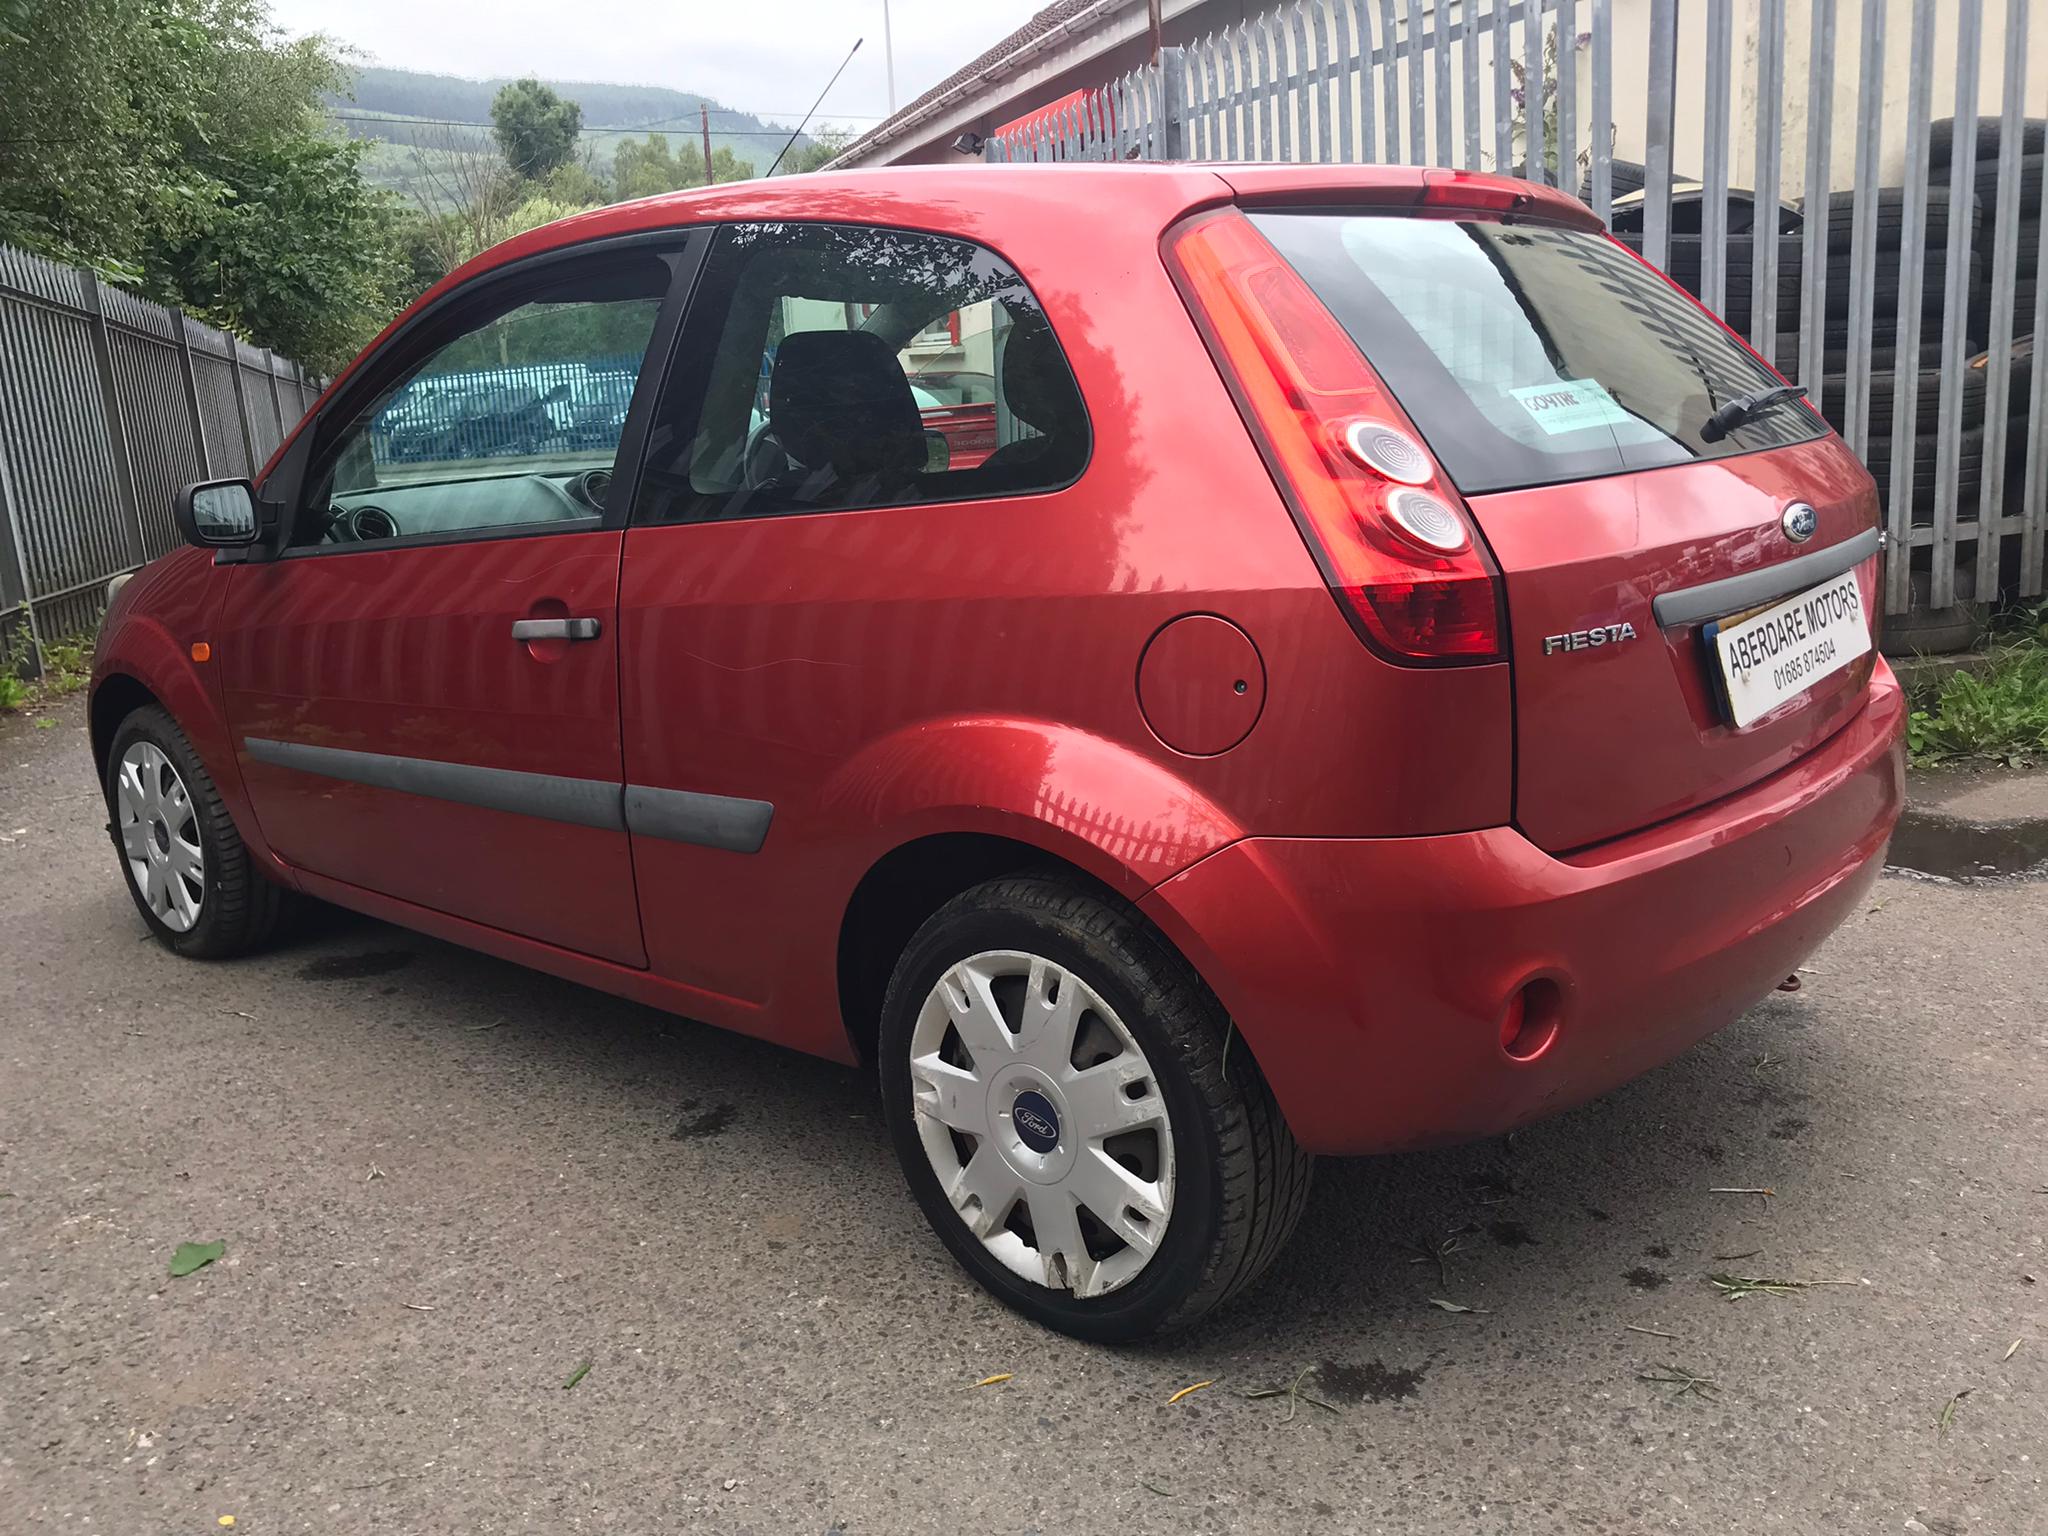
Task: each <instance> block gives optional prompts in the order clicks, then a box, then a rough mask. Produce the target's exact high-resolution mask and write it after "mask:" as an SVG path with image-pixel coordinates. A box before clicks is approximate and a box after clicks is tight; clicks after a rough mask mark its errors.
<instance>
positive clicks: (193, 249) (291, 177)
mask: <svg viewBox="0 0 2048 1536" xmlns="http://www.w3.org/2000/svg"><path fill="white" fill-rule="evenodd" d="M360 155H361V147H360V146H359V145H355V144H350V143H346V142H341V141H336V140H327V139H313V138H301V139H283V140H279V141H276V142H273V143H269V144H258V145H253V146H249V147H247V148H244V149H240V150H238V151H236V152H235V154H234V156H233V158H232V160H231V161H228V162H226V163H220V164H216V165H214V166H213V167H211V169H212V170H213V171H214V173H215V175H216V177H217V178H218V179H219V181H220V184H221V185H222V186H223V187H225V188H226V189H227V191H226V192H225V194H224V195H222V196H221V197H220V198H219V200H218V201H217V202H216V203H214V204H213V205H212V206H211V207H209V208H208V209H206V210H205V212H204V214H203V215H202V216H201V217H198V218H195V219H194V220H193V222H192V226H191V228H190V229H189V230H188V231H186V232H185V233H184V234H183V236H182V237H181V238H173V237H170V236H168V235H166V236H164V237H162V238H160V239H159V240H158V241H157V242H156V245H155V248H154V249H153V250H152V251H151V252H150V253H149V256H148V258H147V260H146V265H145V270H144V281H143V284H142V287H143V290H144V292H146V293H148V294H149V295H150V296H151V297H154V298H157V299H160V300H162V301H163V302H165V303H170V304H182V305H183V306H184V307H185V308H186V309H187V310H189V311H192V312H194V313H197V314H199V315H201V316H203V317H204V318H205V319H207V320H209V321H211V322H212V323H214V324H215V325H219V326H221V327H223V328H225V329H227V330H231V331H236V332H239V333H240V334H242V335H244V336H249V337H254V338H260V339H261V340H262V342H263V344H264V345H265V346H268V347H272V348H275V349H276V350H277V351H279V352H282V353H283V354H285V355H286V356H287V357H292V358H297V359H298V360H300V361H301V362H303V363H305V364H307V365H308V366H310V367H314V368H319V369H322V370H332V369H335V368H337V367H339V366H340V365H341V364H342V363H344V362H346V361H347V360H348V359H349V358H350V357H352V356H354V355H355V353H356V351H357V350H358V349H359V348H360V347H361V346H362V344H363V342H364V341H366V340H367V339H368V338H369V337H370V336H372V335H374V334H376V332H377V331H378V330H380V329H381V328H382V327H383V325H384V323H385V322H386V321H387V320H389V319H390V318H391V314H392V311H393V309H394V308H395V307H396V306H395V298H396V297H397V296H398V295H399V293H400V291H401V290H402V289H403V288H405V287H406V286H409V278H410V276H411V273H410V270H409V265H408V263H407V262H406V260H405V258H404V257H403V256H402V255H401V253H400V248H399V244H398V242H397V240H396V239H394V238H393V235H392V231H391V227H390V219H391V210H390V208H389V203H390V198H389V196H388V194H383V193H378V192H373V191H371V190H370V189H369V188H368V187H366V186H365V185H364V184H363V180H362V177H361V176H360V175H359V174H358V171H357V161H358V159H359V158H360Z"/></svg>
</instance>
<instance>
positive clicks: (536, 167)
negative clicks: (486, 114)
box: [491, 76, 583, 181]
mask: <svg viewBox="0 0 2048 1536" xmlns="http://www.w3.org/2000/svg"><path fill="white" fill-rule="evenodd" d="M491 122H492V124H493V126H494V131H495V132H496V134H497V136H498V148H499V149H500V150H502V151H503V152H504V155H505V163H506V164H507V165H509V166H511V167H512V169H513V170H514V171H517V172H518V173H519V174H520V175H521V176H527V177H531V178H532V179H534V180H536V181H538V180H540V179H541V178H542V177H544V176H546V175H547V174H548V173H549V172H551V171H553V170H555V169H556V168H557V167H558V166H562V165H566V164H567V163H568V161H569V157H570V156H571V155H573V154H574V153H575V152H576V137H577V135H578V134H579V133H580V132H581V131H582V128H583V109H582V108H581V107H579V106H577V105H576V103H575V102H573V101H565V100H564V99H563V98H562V97H560V96H558V95H556V94H555V93H554V92H553V91H552V90H550V89H548V87H546V86H544V85H542V84H541V83H540V82H539V81H538V80H535V79H533V78H532V77H531V76H529V77H528V78H526V79H524V80H515V81H513V82H512V83H511V84H510V85H508V86H506V87H505V88H504V89H503V90H501V91H499V92H498V94H497V95H496V96H495V97H494V98H492V101H491Z"/></svg>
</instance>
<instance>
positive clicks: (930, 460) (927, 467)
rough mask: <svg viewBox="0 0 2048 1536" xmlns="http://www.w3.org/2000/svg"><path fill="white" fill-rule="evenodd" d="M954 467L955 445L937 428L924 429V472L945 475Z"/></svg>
mask: <svg viewBox="0 0 2048 1536" xmlns="http://www.w3.org/2000/svg"><path fill="white" fill-rule="evenodd" d="M952 467H953V444H952V442H951V441H950V440H949V439H948V438H947V436H946V434H945V433H943V432H941V431H939V429H938V428H936V427H926V428H925V429H924V472H925V473H926V474H928V475H943V474H944V473H945V472H946V471H947V470H949V469H951V468H952Z"/></svg>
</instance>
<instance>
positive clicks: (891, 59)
mask: <svg viewBox="0 0 2048 1536" xmlns="http://www.w3.org/2000/svg"><path fill="white" fill-rule="evenodd" d="M882 64H883V67H884V68H885V69H886V70H887V71H888V74H889V115H890V116H891V117H894V116H895V115H896V35H895V33H893V32H891V31H890V30H889V0H882Z"/></svg>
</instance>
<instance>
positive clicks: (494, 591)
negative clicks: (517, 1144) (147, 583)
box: [214, 236, 691, 966]
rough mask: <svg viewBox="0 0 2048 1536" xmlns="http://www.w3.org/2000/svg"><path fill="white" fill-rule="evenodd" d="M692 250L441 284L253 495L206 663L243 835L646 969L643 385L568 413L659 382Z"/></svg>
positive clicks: (384, 886) (375, 884) (351, 881)
mask: <svg viewBox="0 0 2048 1536" xmlns="http://www.w3.org/2000/svg"><path fill="white" fill-rule="evenodd" d="M690 251H691V242H690V238H689V237H687V236H681V237H676V238H674V239H672V240H671V241H670V242H669V243H668V244H667V245H666V246H662V245H653V246H650V245H648V244H645V243H635V244H632V245H631V246H630V247H629V248H626V249H602V250H596V251H591V252H587V253H585V254H580V255H573V256H570V257H568V258H566V259H564V258H560V257H556V258H554V259H548V260H545V261H542V262H540V263H538V270H533V269H532V265H533V264H523V265H521V266H517V267H514V268H513V269H511V270H509V271H507V272H505V273H503V274H501V275H495V276H491V277H487V278H484V279H481V280H479V281H478V282H477V283H476V284H473V285H472V287H473V288H474V289H475V290H476V291H474V292H472V291H470V290H469V289H459V290H457V291H456V292H455V294H454V295H452V296H451V300H450V302H447V303H443V304H439V305H437V306H436V307H435V308H432V309H429V310H428V311H426V312H423V313H422V314H421V315H420V316H418V317H416V320H415V321H414V322H409V323H408V327H407V328H406V330H404V331H402V332H400V333H399V334H397V335H395V336H394V337H392V338H390V339H389V340H387V341H386V343H385V344H384V346H383V347H382V349H380V351H379V352H378V353H377V354H375V355H373V357H371V358H370V359H369V360H367V361H366V364H365V366H364V367H363V368H362V369H359V370H358V374H357V376H356V377H355V378H352V379H351V380H350V381H349V385H348V387H347V388H345V389H344V390H343V391H342V392H341V393H340V394H339V395H338V396H337V397H336V398H335V399H334V400H333V401H331V402H330V404H329V406H328V408H326V409H325V410H323V412H322V415H321V419H320V420H319V422H318V423H316V424H315V426H314V427H313V429H312V430H313V432H314V436H313V439H312V442H311V446H310V448H309V449H308V450H307V451H306V453H305V455H304V457H303V470H302V471H300V472H297V473H285V474H283V475H282V477H281V478H283V479H285V480H287V481H295V482H296V483H294V484H286V485H283V486H279V485H276V484H274V483H272V482H266V484H265V487H264V493H265V496H266V499H272V500H275V499H278V498H279V496H280V493H282V496H283V497H284V498H286V499H288V514H287V518H286V522H287V528H288V531H287V536H286V546H285V547H284V548H282V549H281V550H279V551H278V553H277V557H276V558H275V559H270V560H259V561H255V562H252V563H248V564H244V565H242V566H240V567H238V568H237V569H236V570H235V572H234V574H233V577H232V579H231V582H230V586H229V591H228V594H227V599H226V602H225V604H224V610H223V621H222V623H221V625H220V626H219V629H218V639H217V640H216V642H215V645H214V652H215V656H216V658H217V660H218V663H219V666H220V676H221V679H222V686H223V691H224V695H225V703H226V709H227V713H228V718H229V720H230V723H231V725H232V727H233V730H234V734H235V738H236V749H237V751H238V753H239V754H240V758H241V767H242V773H243V776H244V779H245V781H246V783H247V787H248V792H249V796H250V799H251V801H252V803H253V805H254V807H255V811H256V815H257V817H258V819H259V820H260V822H261V824H262V827H263V833H264V837H265V839H266V840H267V841H268V842H269V844H270V846H271V847H272V848H273V849H274V850H275V851H276V852H277V853H278V855H279V856H280V857H282V858H284V859H285V860H286V861H287V862H289V863H290V864H292V865H293V866H294V867H295V868H298V869H300V870H304V871H308V872H310V873H311V874H313V875H315V876H319V877H324V878H325V879H327V880H331V881H338V882H341V883H343V884H345V885H347V886H350V887H356V888H360V889H362V890H365V891H371V892H375V893H378V894H381V895H384V896H388V897H395V898H398V899H400V900H402V901H406V902H411V903H416V904H417V905H419V906H422V907H426V908H430V909H432V910H434V911H436V912H441V913H448V914H451V915H454V916H457V917H461V918H465V919H468V920H470V921H472V922H476V923H480V924H484V925H487V926H489V927H491V928H495V929H501V930H505V931H508V932H511V933H516V934H520V935H522V936H525V937H528V938H532V939H538V940H542V941H544V942H546V943H549V944H553V945H558V946H560V947H562V948H564V949H569V950H575V951H578V952H580V953H584V954H589V955H595V956H599V957H601V958H604V959H607V960H611V961H616V962H618V963H621V964H626V965H634V966H638V965H644V964H645V963H646V953H645V950H644V948H643V946H642V943H641V937H640V923H639V916H638V909H637V905H636V901H635V895H634V885H633V870H632V860H631V855H630V852H629V849H628V846H627V840H626V834H625V829H624V819H623V809H622V804H621V801H622V795H623V774H622V768H621V740H620V730H619V692H618V686H619V650H618V646H619V629H618V623H617V616H618V580H619V558H620V541H621V538H622V532H621V525H622V523H623V521H624V511H625V505H624V501H623V499H622V498H614V497H613V496H612V495H611V487H612V485H613V484H614V483H616V484H617V485H618V486H619V488H620V489H621V490H622V491H625V492H628V493H630V484H629V482H630V481H631V479H632V472H633V468H634V465H635V462H636V458H637V443H638V438H639V433H640V428H639V426H638V418H637V417H636V416H635V414H634V411H638V412H640V413H641V414H644V412H645V410H646V406H645V405H644V404H640V403H638V396H639V395H640V394H644V393H645V390H644V389H640V388H638V387H637V386H636V390H635V396H634V399H635V405H634V407H633V409H632V410H629V411H625V412H619V413H614V414H613V415H611V416H610V417H606V416H605V415H603V414H601V413H591V412H587V411H585V412H580V413H579V412H575V411H573V410H571V409H569V408H567V407H568V403H569V402H570V401H571V400H572V398H573V397H574V396H576V395H577V394H578V393H579V392H580V393H582V394H585V395H588V394H589V393H590V391H589V390H587V389H582V388H581V386H582V385H583V384H584V383H585V382H586V380H587V379H588V378H590V377H592V376H596V377H598V378H603V379H613V380H616V378H617V376H618V375H620V374H626V375H629V376H630V377H632V378H633V379H635V380H636V381H638V380H640V379H641V378H642V376H643V374H644V375H647V376H648V377H652V376H653V375H654V374H655V373H658V371H659V370H658V369H655V368H652V367H648V366H644V365H646V364H647V360H648V359H649V357H650V355H652V354H656V353H658V352H659V351H660V349H661V346H662V341H661V339H660V338H662V337H664V336H665V335H666V332H665V330H664V329H663V328H664V326H667V325H669V324H671V323H672V319H673V314H674V309H675V306H676V305H677V303H679V300H678V299H675V298H673V297H672V295H673V293H674V292H675V290H676V289H677V288H678V286H679V278H678V273H679V272H681V271H683V270H684V269H685V268H686V267H687V264H688V261H689V259H690ZM281 468H288V466H281ZM276 478H279V477H273V479H274V480H275V479H276ZM314 883H315V885H316V888H317V882H314Z"/></svg>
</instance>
